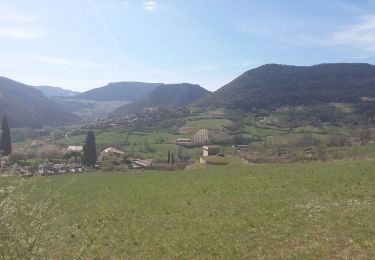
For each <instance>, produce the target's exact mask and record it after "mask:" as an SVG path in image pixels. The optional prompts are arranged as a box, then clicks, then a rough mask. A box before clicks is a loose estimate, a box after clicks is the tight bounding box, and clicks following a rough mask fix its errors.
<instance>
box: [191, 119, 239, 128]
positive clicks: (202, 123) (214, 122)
mask: <svg viewBox="0 0 375 260" xmlns="http://www.w3.org/2000/svg"><path fill="white" fill-rule="evenodd" d="M231 122H232V121H230V120H229V119H213V118H207V119H197V120H195V119H191V120H188V121H187V122H186V124H185V126H189V127H195V128H196V129H197V130H198V129H201V128H207V129H223V127H224V126H225V125H227V124H229V123H231Z"/></svg>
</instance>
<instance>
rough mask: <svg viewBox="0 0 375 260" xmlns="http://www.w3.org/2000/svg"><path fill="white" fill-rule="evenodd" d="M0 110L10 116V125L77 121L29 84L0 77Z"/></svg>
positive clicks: (22, 125)
mask: <svg viewBox="0 0 375 260" xmlns="http://www.w3.org/2000/svg"><path fill="white" fill-rule="evenodd" d="M0 111H1V113H2V114H8V115H11V116H12V120H11V122H10V126H11V127H17V128H18V127H33V128H38V127H41V126H44V125H50V126H56V125H63V124H68V123H73V122H77V121H78V119H79V118H78V117H77V116H76V115H73V114H72V113H69V112H66V111H65V110H64V109H63V108H62V106H61V105H59V104H57V103H56V102H54V101H53V100H51V99H49V98H47V97H46V96H44V95H43V93H42V92H41V91H39V90H37V89H35V88H33V87H31V86H28V85H25V84H22V83H19V82H16V81H13V80H10V79H7V78H3V77H0Z"/></svg>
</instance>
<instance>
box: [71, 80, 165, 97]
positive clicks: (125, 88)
mask: <svg viewBox="0 0 375 260" xmlns="http://www.w3.org/2000/svg"><path fill="white" fill-rule="evenodd" d="M160 85H161V83H143V82H116V83H109V84H108V85H106V86H104V87H100V88H95V89H91V90H89V91H86V92H83V93H80V94H78V95H76V96H74V98H75V99H88V100H95V101H113V100H121V101H134V100H138V99H140V98H142V97H145V96H147V95H148V94H150V93H151V92H152V91H153V90H154V89H155V88H156V87H158V86H160Z"/></svg>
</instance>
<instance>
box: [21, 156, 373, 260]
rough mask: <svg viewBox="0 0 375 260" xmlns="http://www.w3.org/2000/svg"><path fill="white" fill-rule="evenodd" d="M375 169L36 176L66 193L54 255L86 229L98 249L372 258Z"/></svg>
mask: <svg viewBox="0 0 375 260" xmlns="http://www.w3.org/2000/svg"><path fill="white" fill-rule="evenodd" d="M374 170H375V164H374V161H366V160H364V161H336V162H329V163H312V164H292V165H288V164H286V165H274V164H270V165H257V166H240V165H237V166H235V165H231V166H228V167H207V168H199V169H191V170H185V171H180V172H138V173H137V172H133V173H126V174H121V173H91V174H90V173H89V174H79V175H76V174H67V175H61V176H54V177H48V178H46V177H44V178H37V179H36V180H37V186H43V185H44V183H46V182H47V183H48V182H50V184H51V187H52V189H53V190H58V191H59V194H60V195H59V197H58V198H59V199H58V202H59V213H58V216H56V217H57V218H58V221H57V222H56V224H55V225H53V226H50V228H49V230H48V232H52V233H53V232H55V233H57V234H58V236H56V238H55V239H54V240H51V241H50V242H49V243H46V244H44V245H43V246H44V247H46V252H47V253H46V254H45V255H48V256H51V257H56V256H59V257H62V256H65V257H67V258H72V257H74V256H76V255H77V252H79V251H80V248H81V249H82V246H84V245H85V244H84V243H83V241H84V240H85V237H86V236H85V235H84V233H85V232H86V231H87V232H89V233H90V232H91V233H90V234H92V235H94V234H98V236H97V239H96V240H95V242H94V243H93V245H94V247H89V250H88V251H85V256H86V257H89V258H91V257H93V256H96V257H103V258H109V257H112V258H127V259H175V258H184V259H202V258H206V259H209V258H224V259H233V258H241V259H245V258H247V259H249V258H250V259H251V258H264V259H281V258H298V259H310V258H315V259H333V258H338V259H347V258H351V259H353V258H355V259H371V258H374V257H375V246H374V245H375V224H374V222H373V219H374V217H375V207H374V205H375V189H374V187H375V174H374V172H375V171H374ZM16 181H19V179H17V180H16ZM28 181H29V180H28ZM29 194H30V195H31V197H32V198H34V200H35V201H39V200H40V198H41V197H43V192H42V191H39V192H38V191H36V192H33V193H29ZM108 213H111V214H113V216H114V217H113V218H110V220H109V221H107V222H106V216H107V215H108ZM103 222H105V223H106V225H104V228H100V227H102V226H101V223H103ZM84 230H86V231H85V232H84ZM67 248H69V250H66V249H67Z"/></svg>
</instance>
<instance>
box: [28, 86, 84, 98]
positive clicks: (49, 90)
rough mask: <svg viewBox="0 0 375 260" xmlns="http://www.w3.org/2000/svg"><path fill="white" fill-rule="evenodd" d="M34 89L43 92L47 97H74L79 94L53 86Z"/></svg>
mask: <svg viewBox="0 0 375 260" xmlns="http://www.w3.org/2000/svg"><path fill="white" fill-rule="evenodd" d="M34 88H36V89H38V90H40V91H42V92H43V94H44V95H46V96H47V97H72V96H75V95H77V94H78V93H79V92H77V91H72V90H68V89H63V88H59V87H51V86H36V87H34Z"/></svg>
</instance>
